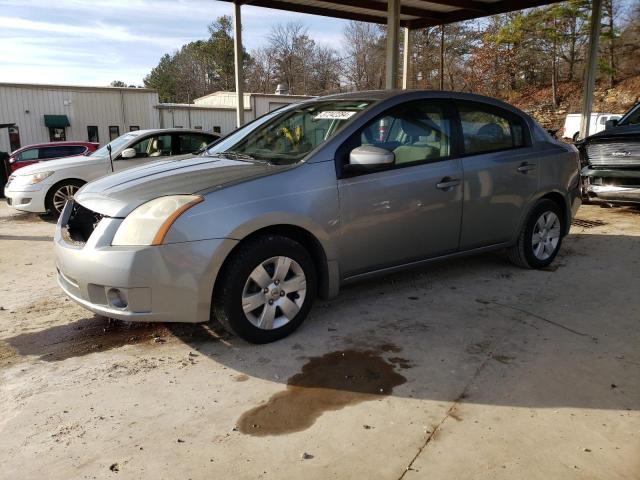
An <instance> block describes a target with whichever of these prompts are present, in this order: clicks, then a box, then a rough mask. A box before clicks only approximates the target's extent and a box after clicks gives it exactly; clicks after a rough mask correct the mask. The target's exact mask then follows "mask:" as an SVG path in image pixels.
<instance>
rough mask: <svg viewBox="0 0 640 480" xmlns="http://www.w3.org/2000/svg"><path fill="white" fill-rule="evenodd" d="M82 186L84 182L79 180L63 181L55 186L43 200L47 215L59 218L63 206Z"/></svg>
mask: <svg viewBox="0 0 640 480" xmlns="http://www.w3.org/2000/svg"><path fill="white" fill-rule="evenodd" d="M82 185H84V182H81V181H80V180H63V181H62V182H60V183H57V184H55V185H54V186H53V187H52V188H51V190H49V193H47V198H46V199H45V207H46V208H47V210H48V211H49V213H50V214H51V215H53V216H55V217H58V216H60V214H61V213H62V209H63V208H64V204H65V203H67V201H69V200H71V199H72V198H73V196H74V195H75V194H76V192H77V191H78V190H80V187H82Z"/></svg>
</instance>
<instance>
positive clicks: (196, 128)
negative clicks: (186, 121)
mask: <svg viewBox="0 0 640 480" xmlns="http://www.w3.org/2000/svg"><path fill="white" fill-rule="evenodd" d="M193 129H194V130H202V125H196V126H195V127H193Z"/></svg>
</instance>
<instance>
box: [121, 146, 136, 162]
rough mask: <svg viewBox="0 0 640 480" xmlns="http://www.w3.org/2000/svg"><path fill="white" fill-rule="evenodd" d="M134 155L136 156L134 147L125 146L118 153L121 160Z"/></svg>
mask: <svg viewBox="0 0 640 480" xmlns="http://www.w3.org/2000/svg"><path fill="white" fill-rule="evenodd" d="M135 156H136V149H135V148H125V149H124V150H123V151H122V153H121V154H120V158H122V159H123V160H127V159H129V158H135Z"/></svg>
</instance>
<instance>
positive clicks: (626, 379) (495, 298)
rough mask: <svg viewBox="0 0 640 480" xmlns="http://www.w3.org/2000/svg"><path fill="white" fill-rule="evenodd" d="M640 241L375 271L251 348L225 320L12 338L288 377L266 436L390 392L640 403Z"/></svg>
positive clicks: (15, 343)
mask: <svg viewBox="0 0 640 480" xmlns="http://www.w3.org/2000/svg"><path fill="white" fill-rule="evenodd" d="M637 244H638V237H631V236H620V235H597V234H591V235H585V234H573V235H571V236H570V237H569V238H568V241H567V242H566V245H565V247H564V249H563V252H562V254H561V255H560V256H559V258H558V259H557V260H556V262H557V263H556V268H555V270H554V271H526V270H520V269H517V268H514V267H512V266H511V265H510V264H508V263H506V261H505V260H503V259H502V258H501V257H499V256H496V255H483V256H478V257H471V258H468V259H459V260H455V261H450V262H447V263H441V264H434V265H431V266H429V267H427V268H423V269H419V270H415V271H412V272H408V273H402V274H396V275H391V276H387V277H384V278H382V279H378V280H372V281H367V282H365V283H361V284H359V285H355V286H351V287H347V288H345V289H344V290H343V291H342V292H341V294H340V296H339V297H338V298H337V299H335V300H333V301H329V302H319V303H318V305H317V306H316V307H315V308H314V309H313V311H312V314H311V316H310V318H309V319H308V320H307V322H305V324H304V325H303V326H302V327H301V328H300V329H299V330H298V331H297V332H296V333H295V334H293V335H292V336H290V337H288V338H286V339H284V340H281V341H279V342H276V343H273V344H269V345H261V346H258V345H249V344H247V343H245V342H243V341H241V340H239V339H237V338H235V337H233V336H230V335H228V334H226V333H224V332H222V331H221V330H220V329H219V328H218V327H217V326H216V325H215V324H213V323H211V324H200V325H185V324H172V325H157V324H151V325H149V324H126V323H122V322H114V321H108V320H106V319H103V318H100V317H91V318H85V319H83V320H80V321H78V322H74V323H71V324H68V325H63V326H57V327H53V328H50V329H46V330H43V331H40V332H35V333H25V334H22V335H18V336H15V337H12V338H8V339H5V340H4V343H5V347H6V348H10V349H12V350H13V351H15V352H16V353H17V354H18V355H21V356H26V355H35V356H37V357H39V358H40V359H42V360H47V361H60V360H64V359H67V358H71V357H77V356H82V355H87V354H90V353H96V352H104V351H107V350H111V349H114V348H118V347H120V346H123V345H128V344H132V343H134V344H135V343H143V344H145V345H147V346H148V347H149V348H151V349H152V350H151V351H152V352H153V354H154V355H157V354H158V351H159V349H162V348H165V347H163V345H162V344H163V343H164V341H165V340H166V341H168V339H172V340H175V339H174V337H175V338H177V339H179V340H180V341H181V342H184V343H185V344H187V345H188V346H189V348H190V349H191V350H193V351H196V352H199V354H201V355H204V356H206V357H209V358H211V359H212V360H214V361H215V362H218V363H221V364H223V365H225V366H226V367H228V368H230V369H232V370H235V371H237V372H239V373H240V374H242V376H243V378H244V377H246V376H248V377H256V378H261V379H267V380H269V381H275V382H279V383H283V384H286V387H285V388H284V390H283V392H281V394H277V395H275V396H274V397H272V398H270V399H266V398H265V399H264V401H265V402H266V403H265V404H263V406H258V407H256V409H253V410H250V411H249V412H247V415H248V417H243V418H244V419H243V420H241V421H240V424H239V425H240V428H243V429H245V431H251V430H252V429H258V430H256V432H255V433H256V434H273V432H271V431H270V430H269V428H268V426H265V425H263V423H264V422H266V420H265V418H277V419H280V421H289V420H288V419H290V420H291V422H293V425H292V426H291V427H290V428H288V429H287V428H284V427H282V426H280V427H278V428H284V431H295V430H296V429H301V428H306V426H308V425H309V417H308V416H305V415H303V414H302V413H300V412H304V411H307V412H315V413H313V415H316V416H317V415H318V414H319V413H318V412H322V411H324V410H330V409H337V408H341V407H342V406H344V405H347V404H351V403H353V402H356V401H361V400H363V399H364V400H367V399H371V397H372V396H376V395H389V394H392V395H394V396H404V397H414V398H420V399H430V400H436V401H459V402H469V403H482V404H496V405H508V406H517V407H527V408H541V407H547V408H559V407H580V408H593V409H616V410H625V409H626V410H638V409H640V385H639V382H638V377H637V369H638V366H639V365H640V359H639V358H638V348H637V346H638V345H639V344H640V324H639V323H638V321H637V320H638V318H640V299H638V297H637V288H631V287H632V285H633V280H634V279H635V280H636V285H637V276H634V275H633V271H635V272H637V271H640V265H638V263H639V262H640V251H638V249H637ZM594 252H598V254H597V255H596V254H594ZM3 348H4V347H3ZM144 353H145V352H144V351H140V352H136V354H144ZM1 357H2V356H1V355H0V358H1ZM354 366H355V367H354ZM352 367H353V368H352ZM287 379H288V380H287ZM483 382H486V383H483ZM250 384H251V382H247V383H246V385H247V388H251V387H250ZM479 384H482V386H483V388H476V387H477V385H479ZM474 385H475V386H476V387H474ZM376 388H378V391H376ZM296 392H297V393H296ZM309 392H311V393H309ZM327 392H333V393H329V394H327ZM345 394H346V395H345ZM352 394H353V395H352ZM278 395H279V396H278ZM309 395H311V396H309ZM292 396H293V400H292ZM365 397H366V398H365ZM314 402H315V403H314ZM264 405H266V406H264ZM305 405H306V406H305ZM310 405H311V406H312V405H320V406H319V407H318V408H315V407H314V408H312V407H310ZM265 409H266V411H267V413H268V415H266V416H265V414H264V413H265ZM296 412H297V413H296ZM251 415H253V416H251ZM296 415H298V417H296ZM310 415H311V414H310ZM300 416H302V417H300ZM247 418H248V419H247ZM296 418H297V419H298V420H297V421H294V420H295V419H296ZM314 418H315V417H314ZM256 419H257V420H256ZM260 422H263V423H260ZM312 422H313V419H312V420H311V423H312ZM261 429H264V430H261ZM265 432H266V433H265ZM276 433H277V432H276Z"/></svg>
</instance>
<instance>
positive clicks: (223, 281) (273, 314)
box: [213, 235, 316, 343]
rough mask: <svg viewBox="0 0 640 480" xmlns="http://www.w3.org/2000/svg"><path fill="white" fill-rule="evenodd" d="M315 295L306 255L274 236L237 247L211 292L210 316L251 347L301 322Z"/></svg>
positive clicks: (296, 245)
mask: <svg viewBox="0 0 640 480" xmlns="http://www.w3.org/2000/svg"><path fill="white" fill-rule="evenodd" d="M315 294H316V270H315V266H314V264H313V260H312V258H311V256H310V255H309V253H308V252H307V250H306V249H305V248H304V247H303V246H302V245H300V244H299V243H298V242H295V241H294V240H291V239H290V238H287V237H282V236H279V235H265V236H261V237H258V238H255V239H252V240H249V241H248V242H247V243H246V244H244V245H240V247H239V249H238V250H237V251H236V252H234V253H233V254H232V256H231V257H230V258H229V260H228V261H227V263H226V264H225V265H224V267H223V269H222V272H221V274H220V278H219V280H218V281H217V282H216V286H215V288H214V292H213V316H214V317H215V319H217V320H218V321H219V322H220V323H221V324H222V325H223V326H224V327H225V328H226V329H227V330H229V331H231V332H232V333H234V334H236V335H238V336H239V337H241V338H243V339H245V340H247V341H249V342H251V343H269V342H273V341H275V340H278V339H280V338H283V337H286V336H287V335H289V334H290V333H292V332H293V331H294V330H295V329H296V328H298V326H300V324H301V323H302V322H303V321H304V319H305V318H306V316H307V314H308V313H309V310H310V309H311V304H312V303H313V300H314V298H315Z"/></svg>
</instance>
